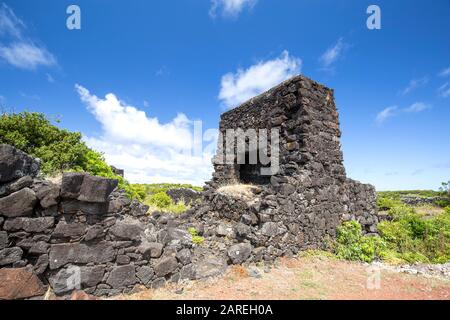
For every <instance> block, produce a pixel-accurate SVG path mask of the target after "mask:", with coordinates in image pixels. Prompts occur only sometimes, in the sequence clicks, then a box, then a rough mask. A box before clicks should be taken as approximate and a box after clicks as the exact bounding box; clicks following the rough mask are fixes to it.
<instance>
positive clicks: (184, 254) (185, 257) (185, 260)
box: [177, 249, 191, 265]
mask: <svg viewBox="0 0 450 320" xmlns="http://www.w3.org/2000/svg"><path fill="white" fill-rule="evenodd" d="M177 259H178V260H179V261H180V262H181V263H182V264H184V265H186V264H189V263H191V250H189V249H182V250H180V251H178V252H177Z"/></svg>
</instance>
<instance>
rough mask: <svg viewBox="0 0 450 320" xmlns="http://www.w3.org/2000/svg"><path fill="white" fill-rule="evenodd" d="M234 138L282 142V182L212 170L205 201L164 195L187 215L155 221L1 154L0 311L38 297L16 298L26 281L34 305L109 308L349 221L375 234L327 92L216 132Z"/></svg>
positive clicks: (276, 103) (366, 195)
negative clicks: (109, 300) (242, 189)
mask: <svg viewBox="0 0 450 320" xmlns="http://www.w3.org/2000/svg"><path fill="white" fill-rule="evenodd" d="M229 128H233V129H239V128H241V129H243V130H247V129H266V130H267V131H269V136H270V131H271V130H273V128H276V129H277V130H279V132H280V139H279V140H280V141H279V147H280V157H279V165H280V170H279V171H278V173H276V174H275V175H272V176H262V175H260V174H259V172H260V167H259V166H246V165H242V164H238V163H231V164H224V163H218V162H217V161H215V162H214V166H215V172H214V174H213V179H212V180H211V181H210V182H208V183H207V186H206V187H205V190H204V192H203V194H202V195H200V194H198V193H197V192H195V191H193V190H172V191H171V192H169V196H170V197H171V198H172V199H173V200H174V201H180V200H181V199H182V200H184V201H185V202H188V203H190V204H191V205H192V209H190V210H188V211H187V212H186V213H184V214H181V215H179V216H173V215H170V214H164V213H159V212H153V213H151V214H148V212H147V211H148V207H147V206H145V205H143V204H141V203H139V202H138V201H136V200H134V201H132V200H130V199H128V198H127V197H126V196H125V194H124V192H123V191H120V190H118V189H117V181H115V180H111V179H105V178H99V177H93V176H90V175H88V174H85V173H65V174H63V176H62V179H61V181H60V182H51V181H47V180H45V179H43V178H42V177H40V176H39V174H38V173H39V161H38V160H36V159H33V158H32V157H30V156H28V155H26V154H25V153H23V152H21V151H19V150H17V149H15V148H14V147H11V146H8V145H0V280H2V279H6V280H4V284H3V287H1V286H0V299H5V298H8V299H11V298H14V297H15V298H28V297H32V296H33V294H32V293H30V292H28V291H23V290H22V291H21V292H20V293H17V295H16V296H14V294H12V293H14V292H18V291H17V290H16V289H17V288H16V287H15V283H14V281H12V280H11V279H19V280H20V282H21V283H23V282H26V281H27V280H26V279H27V277H28V278H29V279H33V283H34V287H36V288H37V289H36V290H35V292H34V296H39V295H41V294H42V293H43V292H45V290H44V289H45V287H46V286H48V285H49V286H51V287H52V289H53V291H54V292H55V293H56V294H57V295H66V294H70V293H71V290H73V289H74V288H73V287H74V285H75V286H76V287H75V288H76V289H82V290H84V291H86V292H87V293H90V294H93V295H97V296H111V295H116V294H120V293H124V292H125V293H126V292H130V291H133V290H136V289H137V287H139V286H145V287H152V288H156V287H159V286H163V285H164V284H165V283H167V282H177V281H180V280H183V279H201V278H205V277H211V276H216V275H219V274H221V273H223V272H224V271H225V270H226V268H227V266H228V265H230V264H248V263H251V262H257V261H265V262H268V263H270V262H272V261H273V260H275V259H276V258H278V257H280V256H292V255H294V254H296V253H298V252H299V251H300V250H304V249H308V248H324V247H325V246H326V245H327V242H328V240H331V239H332V238H334V237H335V236H336V228H337V226H338V225H339V224H340V223H341V222H342V221H346V220H352V219H353V220H358V221H359V222H361V224H362V225H363V226H364V231H365V232H366V233H376V231H377V230H376V224H377V222H378V216H377V212H376V193H375V189H374V187H373V186H371V185H366V184H361V183H359V182H357V181H353V180H351V179H348V178H347V177H346V173H345V168H344V166H343V155H342V152H341V145H340V136H341V132H340V129H339V117H338V112H337V109H336V106H335V103H334V98H333V91H332V90H331V89H328V88H326V87H324V86H322V85H320V84H318V83H316V82H314V81H312V80H310V79H307V78H305V77H303V76H298V77H294V78H292V79H290V80H288V81H286V82H284V83H282V84H280V85H279V86H277V87H275V88H273V89H271V90H269V91H268V92H266V93H264V94H262V95H260V96H258V97H255V98H254V99H251V100H250V101H249V102H247V103H244V104H243V105H242V106H240V107H238V108H236V109H234V110H231V111H229V112H227V113H225V114H223V115H222V118H221V123H220V130H221V132H222V133H224V134H225V131H226V129H229ZM224 143H225V142H224ZM270 143H271V141H269V145H270ZM225 147H226V146H225V145H219V148H218V150H221V149H224V148H225ZM268 151H269V152H272V150H271V149H270V148H269V150H268ZM234 153H235V155H237V150H234ZM216 160H217V157H216ZM235 183H252V184H253V187H252V188H251V190H252V192H251V194H246V195H245V196H236V195H230V194H227V193H224V192H222V191H221V187H223V186H224V185H229V184H235ZM200 196H202V202H201V203H200V204H198V201H199V200H198V198H199V197H200ZM193 230H194V231H195V232H192V231H193ZM188 231H190V232H188ZM193 234H195V236H196V239H194V238H193ZM199 239H200V240H202V241H198V240H199ZM194 240H197V241H194ZM8 279H9V280H8ZM19 280H17V281H19ZM11 281H12V282H11ZM39 281H40V283H41V287H39V286H38V285H37V283H38V282H39ZM5 283H6V284H5ZM8 286H11V287H8ZM15 290H16V291H15Z"/></svg>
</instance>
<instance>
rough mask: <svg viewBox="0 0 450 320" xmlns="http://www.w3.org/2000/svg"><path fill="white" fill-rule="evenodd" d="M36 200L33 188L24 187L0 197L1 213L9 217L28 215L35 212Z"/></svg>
mask: <svg viewBox="0 0 450 320" xmlns="http://www.w3.org/2000/svg"><path fill="white" fill-rule="evenodd" d="M36 202H37V198H36V195H35V193H34V192H33V190H31V189H29V188H24V189H22V190H20V191H17V192H14V193H13V194H10V195H9V196H7V197H4V198H1V199H0V215H3V216H5V217H8V218H13V217H20V216H26V215H28V214H30V213H32V212H33V208H34V205H35V204H36Z"/></svg>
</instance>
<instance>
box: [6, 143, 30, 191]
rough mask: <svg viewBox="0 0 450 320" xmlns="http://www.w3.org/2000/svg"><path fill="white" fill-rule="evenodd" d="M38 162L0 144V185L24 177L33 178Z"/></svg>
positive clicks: (10, 147) (8, 146)
mask: <svg viewBox="0 0 450 320" xmlns="http://www.w3.org/2000/svg"><path fill="white" fill-rule="evenodd" d="M38 171H39V162H38V161H37V160H36V159H34V158H32V157H30V156H29V155H27V154H26V153H24V152H22V151H20V150H18V149H16V148H14V147H12V146H10V145H7V144H0V183H5V182H9V181H13V180H16V179H19V178H22V177H24V176H31V177H35V176H36V175H37V173H38Z"/></svg>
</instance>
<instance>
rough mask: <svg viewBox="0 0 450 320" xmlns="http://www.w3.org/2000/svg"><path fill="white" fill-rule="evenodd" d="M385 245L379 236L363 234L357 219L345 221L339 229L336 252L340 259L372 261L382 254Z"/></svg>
mask: <svg viewBox="0 0 450 320" xmlns="http://www.w3.org/2000/svg"><path fill="white" fill-rule="evenodd" d="M384 247H385V244H384V242H383V241H382V239H380V238H379V237H368V236H363V233H362V228H361V225H360V224H359V223H358V222H356V221H349V222H345V223H344V224H343V225H342V226H340V227H339V228H338V230H337V239H336V246H335V253H336V255H337V257H338V258H340V259H346V260H352V261H364V262H371V261H373V260H374V259H376V258H378V257H380V256H381V254H380V252H381V251H382V250H383V249H384Z"/></svg>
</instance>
